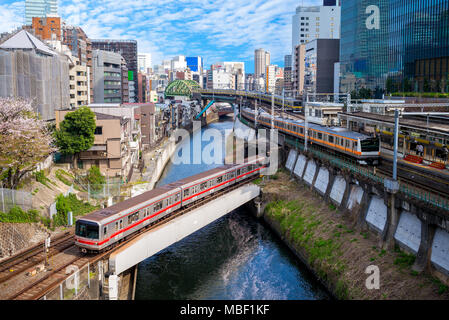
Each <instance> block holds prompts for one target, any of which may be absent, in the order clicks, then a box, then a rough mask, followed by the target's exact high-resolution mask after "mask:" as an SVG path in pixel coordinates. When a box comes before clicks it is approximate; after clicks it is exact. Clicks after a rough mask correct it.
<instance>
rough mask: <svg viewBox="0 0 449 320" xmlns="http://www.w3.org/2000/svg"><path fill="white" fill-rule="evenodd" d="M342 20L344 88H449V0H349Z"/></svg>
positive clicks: (410, 89)
mask: <svg viewBox="0 0 449 320" xmlns="http://www.w3.org/2000/svg"><path fill="white" fill-rule="evenodd" d="M372 5H375V6H376V7H377V8H378V11H377V10H374V11H373V10H371V9H372V8H371V9H370V10H367V8H368V7H369V6H372ZM341 26H342V27H341V47H340V60H341V71H340V76H341V82H340V91H341V92H344V93H346V92H351V91H353V90H359V89H360V88H363V87H364V88H369V89H371V90H373V91H374V90H376V88H377V89H378V90H377V91H378V92H382V91H387V92H398V91H420V92H421V91H429V92H430V91H433V92H441V91H444V92H448V91H449V0H413V1H409V0H377V1H372V0H369V1H368V0H345V1H343V2H342V10H341Z"/></svg>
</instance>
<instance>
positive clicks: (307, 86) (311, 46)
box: [304, 39, 340, 93]
mask: <svg viewBox="0 0 449 320" xmlns="http://www.w3.org/2000/svg"><path fill="white" fill-rule="evenodd" d="M339 58H340V40H339V39H315V40H313V41H311V42H308V43H307V44H306V45H305V61H304V62H305V73H304V91H305V92H308V93H334V68H335V63H337V62H338V61H339Z"/></svg>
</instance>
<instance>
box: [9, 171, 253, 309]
mask: <svg viewBox="0 0 449 320" xmlns="http://www.w3.org/2000/svg"><path fill="white" fill-rule="evenodd" d="M258 177H259V176H256V177H252V178H251V179H249V180H245V181H243V182H241V183H239V184H236V185H233V186H231V187H229V188H226V189H225V190H220V191H218V192H217V193H214V194H212V195H211V196H209V197H207V198H204V199H201V200H198V201H197V202H195V203H192V204H190V205H189V206H188V207H186V208H182V209H180V210H178V211H175V212H173V213H172V214H171V215H169V216H167V217H164V218H163V219H162V220H158V221H157V222H155V223H153V224H151V225H148V226H147V227H145V228H142V229H141V230H139V231H137V232H135V233H134V234H132V235H130V236H128V237H127V238H126V239H124V240H123V241H122V242H121V243H118V244H117V245H115V246H114V247H112V248H110V249H109V250H108V251H105V252H101V253H98V254H84V253H81V251H79V250H77V251H76V254H74V253H72V255H73V257H72V258H71V259H69V260H68V261H66V262H65V263H63V264H62V265H60V266H58V267H57V268H55V269H52V270H48V271H47V272H48V274H46V275H45V276H44V277H42V278H40V279H38V280H36V281H34V282H32V283H29V284H28V285H26V286H25V287H24V288H22V289H21V290H20V291H18V292H16V293H14V294H12V295H10V296H9V297H8V298H7V300H38V299H40V298H42V297H43V296H45V295H46V294H47V293H49V292H51V291H52V290H54V289H55V288H57V287H58V286H59V285H60V284H61V282H63V281H64V280H65V279H67V278H68V276H69V275H70V274H68V273H67V270H69V269H68V267H70V266H76V267H77V268H78V269H81V268H83V267H85V266H86V265H87V264H88V263H95V262H97V261H99V260H102V259H105V258H107V257H109V255H110V254H111V253H112V252H114V251H115V250H118V249H120V248H122V247H123V246H125V245H127V244H128V243H129V242H130V241H132V240H134V239H135V238H137V237H138V236H140V235H142V234H143V233H145V232H148V231H150V230H152V229H154V228H157V227H159V226H161V225H163V224H165V223H167V222H169V221H171V220H173V219H176V218H178V217H180V216H182V215H183V214H185V213H187V212H189V211H191V210H193V209H196V208H198V207H201V206H203V205H204V204H206V203H208V202H210V201H212V200H215V199H217V198H219V197H221V196H223V195H224V194H226V193H228V192H231V191H233V190H235V189H237V188H240V187H242V186H244V185H246V184H248V183H251V182H252V181H254V180H256V179H257V178H258ZM71 246H73V247H75V244H74V240H73V241H72V245H71ZM66 250H67V249H66ZM70 270H72V269H70Z"/></svg>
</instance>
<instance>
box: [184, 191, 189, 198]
mask: <svg viewBox="0 0 449 320" xmlns="http://www.w3.org/2000/svg"><path fill="white" fill-rule="evenodd" d="M187 196H189V189H185V190H184V198H185V197H187Z"/></svg>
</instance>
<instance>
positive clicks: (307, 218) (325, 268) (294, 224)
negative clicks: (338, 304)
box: [266, 200, 348, 299]
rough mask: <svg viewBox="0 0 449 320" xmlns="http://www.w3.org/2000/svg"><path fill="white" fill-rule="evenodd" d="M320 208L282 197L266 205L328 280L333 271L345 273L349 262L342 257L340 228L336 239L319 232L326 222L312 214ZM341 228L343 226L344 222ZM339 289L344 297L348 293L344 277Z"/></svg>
mask: <svg viewBox="0 0 449 320" xmlns="http://www.w3.org/2000/svg"><path fill="white" fill-rule="evenodd" d="M316 211H317V208H316V207H314V206H313V205H312V204H310V203H306V202H305V201H296V200H295V201H284V200H280V201H276V202H272V203H269V204H268V205H267V207H266V214H267V215H268V216H269V217H271V218H272V219H273V220H275V221H277V222H278V223H279V225H280V227H281V232H282V233H283V234H288V237H289V238H290V239H291V240H292V242H293V243H294V244H296V245H298V246H299V247H301V248H303V249H304V250H305V252H306V254H307V260H308V263H309V265H310V266H312V267H313V268H314V269H315V270H316V272H317V274H318V275H319V277H320V278H321V279H323V280H324V281H326V280H327V279H328V277H329V276H330V275H333V276H339V275H341V274H343V272H344V270H345V268H346V265H345V264H344V263H343V262H342V261H340V260H339V257H341V255H342V252H341V251H340V248H341V240H340V239H341V238H340V236H341V232H340V231H338V232H336V233H335V234H334V238H332V239H323V238H322V237H317V236H316V235H315V233H316V231H317V229H318V228H319V226H321V225H322V224H323V223H322V221H321V220H320V219H319V218H317V217H316V216H315V215H313V214H312V213H313V212H316ZM326 225H327V224H326ZM338 229H339V230H341V229H343V226H341V227H340V228H338ZM336 292H337V295H338V297H339V298H341V299H346V298H347V297H348V288H347V286H346V284H345V283H344V282H343V280H341V279H340V280H339V283H337V288H336Z"/></svg>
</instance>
